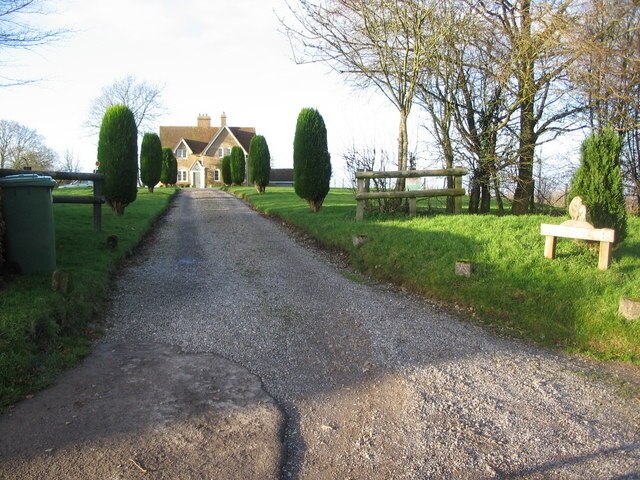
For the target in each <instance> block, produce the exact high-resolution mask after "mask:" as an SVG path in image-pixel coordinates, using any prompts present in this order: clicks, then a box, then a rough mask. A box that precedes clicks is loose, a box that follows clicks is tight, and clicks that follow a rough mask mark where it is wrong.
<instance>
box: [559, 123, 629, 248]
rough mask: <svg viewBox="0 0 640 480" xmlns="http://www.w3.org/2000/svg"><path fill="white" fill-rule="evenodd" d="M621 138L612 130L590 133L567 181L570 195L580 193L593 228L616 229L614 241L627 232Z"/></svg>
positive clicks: (578, 194) (573, 195)
mask: <svg viewBox="0 0 640 480" xmlns="http://www.w3.org/2000/svg"><path fill="white" fill-rule="evenodd" d="M621 151H622V139H621V138H620V135H618V134H617V133H616V132H615V131H614V130H612V129H605V130H603V131H602V132H601V133H594V134H592V135H591V136H590V137H588V138H586V139H585V141H584V142H583V143H582V147H581V152H580V153H581V155H580V167H579V168H578V169H577V170H576V172H575V174H574V177H573V179H572V181H571V194H570V196H571V198H573V197H576V196H580V197H581V198H582V201H583V203H584V204H585V205H586V206H587V215H588V219H589V220H590V221H591V223H593V225H594V226H595V227H597V228H612V229H614V230H615V231H616V243H618V242H621V241H622V240H624V238H625V237H626V235H627V213H626V211H625V205H624V194H623V190H622V172H621V170H620V152H621Z"/></svg>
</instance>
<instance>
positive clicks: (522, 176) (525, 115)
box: [511, 0, 537, 215]
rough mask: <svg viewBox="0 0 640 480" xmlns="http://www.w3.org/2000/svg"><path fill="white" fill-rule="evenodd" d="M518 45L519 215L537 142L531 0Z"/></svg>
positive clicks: (528, 193) (525, 205)
mask: <svg viewBox="0 0 640 480" xmlns="http://www.w3.org/2000/svg"><path fill="white" fill-rule="evenodd" d="M520 14H521V16H522V24H521V32H520V33H521V38H520V42H521V43H520V47H519V48H518V52H517V53H518V58H517V59H516V62H517V68H516V75H517V76H518V102H519V103H520V135H519V145H518V177H517V178H516V191H515V193H514V195H513V204H512V205H511V212H512V213H514V214H516V215H522V214H526V213H528V212H529V206H530V204H531V200H532V198H533V193H534V192H533V158H534V153H535V145H536V140H537V138H536V132H535V127H536V118H535V98H536V85H535V71H534V60H533V59H534V58H535V52H534V51H533V40H532V38H531V3H530V0H523V2H522V6H521V8H520Z"/></svg>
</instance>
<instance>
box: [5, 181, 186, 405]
mask: <svg viewBox="0 0 640 480" xmlns="http://www.w3.org/2000/svg"><path fill="white" fill-rule="evenodd" d="M56 193H57V191H55V192H54V194H56ZM60 193H64V194H65V195H69V194H78V195H89V194H91V191H90V190H88V189H87V190H85V189H73V190H71V189H68V190H65V191H61V192H60ZM174 193H175V190H174V189H164V188H160V189H156V190H155V192H154V193H153V194H149V193H147V191H146V189H145V190H142V189H140V190H139V191H138V198H137V200H136V201H135V202H134V203H133V204H132V205H130V206H129V207H127V209H126V210H125V214H124V216H122V217H119V218H118V217H117V216H116V215H115V214H113V212H112V211H111V209H110V208H108V207H104V208H103V215H102V233H96V232H94V231H93V226H92V225H93V223H92V218H93V217H92V215H93V210H92V208H91V206H90V205H72V204H55V205H54V223H55V231H56V257H57V265H58V269H60V270H64V271H67V272H69V273H71V277H72V289H71V292H70V293H68V294H62V293H60V292H54V291H52V290H51V275H49V274H30V275H20V276H17V277H15V278H13V279H11V280H9V281H5V283H4V287H3V288H0V407H3V406H6V405H9V404H11V403H13V402H15V401H16V400H18V399H20V398H24V396H25V395H27V394H29V393H31V392H33V391H35V390H38V389H40V388H42V387H43V386H45V385H47V384H49V383H51V382H52V381H53V379H54V378H55V376H56V375H57V373H59V372H60V371H61V370H62V369H64V368H68V367H69V366H72V365H74V364H75V363H77V361H78V360H79V359H80V358H82V356H84V355H85V354H86V353H87V352H88V349H89V344H90V341H91V338H92V336H93V335H95V331H94V329H92V328H89V327H88V324H89V323H90V322H91V319H92V318H93V317H94V315H96V314H99V313H101V310H102V307H103V305H104V301H105V299H106V296H107V292H108V288H109V282H110V278H111V275H112V274H113V273H114V271H115V269H116V268H117V267H118V265H119V264H120V263H121V261H122V260H123V259H124V258H125V257H126V256H127V255H128V254H129V253H130V252H131V251H132V250H133V249H134V248H135V247H136V245H138V243H139V242H140V241H141V240H142V238H143V236H144V235H145V233H146V232H147V231H148V230H149V229H150V228H151V226H152V225H153V223H154V222H155V220H156V219H157V218H158V217H159V216H160V215H161V214H162V213H163V212H164V211H165V210H166V208H167V206H168V205H169V201H170V199H171V198H172V196H173V195H174ZM109 235H117V237H118V246H117V248H115V249H110V248H108V247H107V245H106V238H107V236H109Z"/></svg>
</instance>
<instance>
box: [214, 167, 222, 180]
mask: <svg viewBox="0 0 640 480" xmlns="http://www.w3.org/2000/svg"><path fill="white" fill-rule="evenodd" d="M213 181H214V182H219V181H220V170H218V169H217V168H216V169H215V170H214V171H213Z"/></svg>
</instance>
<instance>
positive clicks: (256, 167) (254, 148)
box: [249, 135, 271, 193]
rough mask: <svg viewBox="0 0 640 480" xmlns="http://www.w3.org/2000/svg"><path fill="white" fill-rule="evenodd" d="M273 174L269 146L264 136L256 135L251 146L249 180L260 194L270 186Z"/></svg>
mask: <svg viewBox="0 0 640 480" xmlns="http://www.w3.org/2000/svg"><path fill="white" fill-rule="evenodd" d="M270 174H271V155H270V154H269V145H267V140H266V139H265V138H264V137H263V136H262V135H256V136H255V137H253V138H252V139H251V145H250V146H249V180H250V181H251V182H253V183H254V184H255V186H256V190H257V191H258V192H260V193H262V192H264V190H265V188H266V187H267V185H269V175H270Z"/></svg>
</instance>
